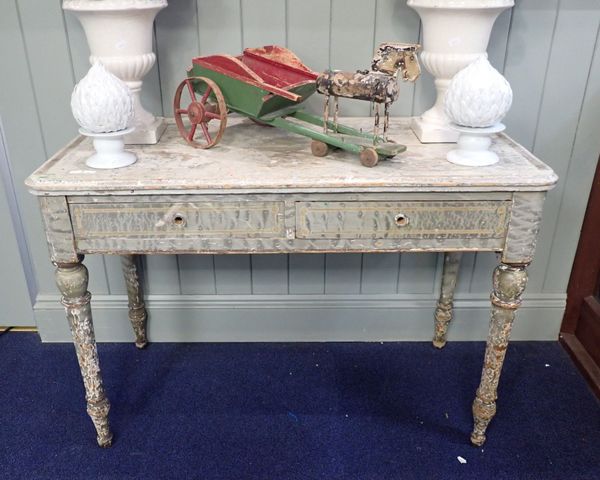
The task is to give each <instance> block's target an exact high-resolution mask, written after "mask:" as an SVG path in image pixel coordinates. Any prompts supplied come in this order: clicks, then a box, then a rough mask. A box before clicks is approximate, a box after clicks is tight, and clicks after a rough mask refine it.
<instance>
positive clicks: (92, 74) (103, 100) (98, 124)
mask: <svg viewBox="0 0 600 480" xmlns="http://www.w3.org/2000/svg"><path fill="white" fill-rule="evenodd" d="M71 110H72V111H73V117H75V120H76V121H77V123H78V124H79V125H80V126H81V127H83V128H84V129H86V130H88V131H89V132H92V133H109V132H118V131H119V130H124V129H126V128H127V127H128V126H129V124H130V123H131V122H132V120H133V97H132V95H131V91H130V90H129V87H128V86H127V85H126V84H125V83H124V82H123V81H122V80H120V79H119V78H117V77H116V76H115V75H113V74H112V73H110V72H109V71H108V70H107V69H106V68H105V67H104V65H102V64H101V63H99V62H96V63H94V64H93V65H92V67H91V68H90V70H89V71H88V73H87V75H86V76H85V77H83V78H82V79H81V81H80V82H79V83H78V84H77V85H75V89H74V90H73V94H72V95H71Z"/></svg>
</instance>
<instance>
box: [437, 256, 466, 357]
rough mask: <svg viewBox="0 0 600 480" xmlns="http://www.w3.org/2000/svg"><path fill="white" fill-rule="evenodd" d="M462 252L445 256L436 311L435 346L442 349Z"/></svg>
mask: <svg viewBox="0 0 600 480" xmlns="http://www.w3.org/2000/svg"><path fill="white" fill-rule="evenodd" d="M461 258H462V253H461V252H446V253H445V254H444V269H443V271H442V289H441V292H440V298H439V300H438V303H437V308H436V309H435V333H434V337H433V345H434V346H435V347H437V348H442V347H443V346H444V345H446V334H447V333H448V325H449V324H450V321H451V320H452V307H453V302H454V289H455V287H456V279H457V278H458V269H459V268H460V260H461Z"/></svg>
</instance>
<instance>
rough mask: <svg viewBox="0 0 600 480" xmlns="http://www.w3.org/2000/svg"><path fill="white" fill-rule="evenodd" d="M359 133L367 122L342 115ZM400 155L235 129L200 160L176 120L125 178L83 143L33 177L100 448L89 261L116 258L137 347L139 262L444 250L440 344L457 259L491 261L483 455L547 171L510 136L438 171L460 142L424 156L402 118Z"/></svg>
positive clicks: (104, 436)
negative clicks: (370, 164) (372, 154)
mask: <svg viewBox="0 0 600 480" xmlns="http://www.w3.org/2000/svg"><path fill="white" fill-rule="evenodd" d="M345 122H346V123H349V124H355V125H358V126H360V125H364V126H365V127H368V125H369V124H370V123H371V122H370V121H369V120H368V119H353V120H350V119H346V120H345ZM390 132H391V137H392V138H393V139H395V140H396V141H397V142H400V143H404V144H406V145H407V146H408V150H407V152H405V153H403V154H401V155H399V156H398V157H397V158H394V159H392V160H388V161H384V162H382V163H380V164H379V165H378V166H377V167H376V168H372V169H369V168H365V167H363V166H361V165H360V162H359V161H358V158H357V157H356V156H355V155H351V154H348V153H345V152H342V151H338V152H334V153H333V154H331V155H329V156H328V157H326V158H317V157H314V156H312V155H311V153H310V146H309V142H308V141H307V140H306V139H305V138H303V137H299V136H294V135H291V134H289V133H286V132H285V131H282V130H279V129H273V128H265V127H261V126H258V125H255V124H253V123H251V122H249V121H248V120H241V119H232V120H231V121H230V123H229V126H228V127H227V130H226V132H225V136H224V138H223V141H222V142H221V143H220V144H219V145H218V146H217V147H216V148H214V149H211V150H207V151H202V150H194V149H192V148H190V147H189V146H187V145H186V144H185V142H183V141H182V140H181V139H180V138H179V136H178V133H177V131H176V128H175V127H174V125H173V124H170V125H169V127H168V128H167V131H166V133H165V134H164V135H163V138H162V139H161V141H160V143H158V144H157V145H147V146H139V147H132V148H131V150H133V151H135V153H136V154H137V156H138V162H137V163H136V164H134V165H132V166H130V167H127V168H124V169H120V170H94V169H91V168H88V167H86V165H85V159H86V158H87V157H88V156H90V155H91V153H92V146H91V143H90V141H89V140H88V139H84V138H82V137H80V138H76V139H75V140H74V141H73V142H71V143H70V144H69V145H67V146H66V147H65V148H64V149H63V150H61V151H60V152H58V153H57V154H56V155H55V156H54V157H52V158H51V159H50V160H48V161H47V162H46V163H45V164H44V165H42V166H41V167H40V168H39V169H38V170H37V171H36V172H35V173H33V174H32V175H31V176H30V177H29V178H28V180H27V181H26V184H27V186H28V187H29V189H30V190H31V191H32V192H33V193H34V194H35V195H38V196H39V202H40V207H41V210H42V214H43V219H44V225H45V231H46V235H47V240H48V245H49V249H50V256H51V259H52V262H53V263H54V264H55V265H56V281H57V284H58V288H59V290H60V291H61V293H62V303H63V305H64V306H65V309H66V312H67V319H68V321H69V324H70V327H71V332H72V334H73V342H74V344H75V349H76V352H77V357H78V360H79V365H80V368H81V374H82V377H83V382H84V385H85V390H86V400H87V411H88V413H89V415H90V417H91V418H92V421H93V422H94V425H95V427H96V431H97V440H98V444H99V445H100V446H103V447H106V446H109V445H110V444H111V441H112V433H111V431H110V428H109V423H108V410H109V401H108V399H107V397H106V394H105V391H104V387H103V384H102V377H101V373H100V367H99V363H98V354H97V349H96V342H95V337H94V327H93V322H92V312H91V308H90V300H91V294H90V292H89V291H88V290H87V285H88V272H87V269H86V268H85V266H84V265H83V264H82V260H83V255H84V254H94V253H100V254H114V255H122V258H123V271H124V275H125V279H126V283H127V290H128V295H129V317H130V320H131V324H132V326H133V330H134V332H135V335H136V345H137V346H138V347H140V348H141V347H143V346H145V345H146V343H147V340H146V310H145V307H144V300H143V295H142V291H141V287H140V284H141V282H140V279H139V277H138V269H137V257H136V255H138V254H177V253H198V254H220V253H227V254H235V253H244V254H247V253H273V254H281V253H316V252H319V253H322V252H444V253H445V259H444V269H443V275H442V287H441V295H440V299H439V301H438V306H437V309H436V312H435V332H434V345H435V346H436V347H442V346H443V345H444V344H445V342H446V331H447V329H448V325H449V323H450V320H451V318H452V302H453V293H454V287H455V284H456V276H457V271H458V267H459V262H460V257H461V254H462V252H466V251H494V252H498V253H499V254H500V263H499V265H498V267H497V268H496V269H495V270H494V272H493V275H492V293H491V321H490V327H489V336H488V340H487V346H486V350H485V359H484V364H483V372H482V376H481V383H480V385H479V388H478V389H477V393H476V396H475V401H474V403H473V416H474V428H473V432H472V434H471V441H472V442H473V443H474V444H475V445H482V444H483V443H484V441H485V431H486V429H487V427H488V424H489V423H490V421H491V419H492V417H493V416H494V414H495V412H496V398H497V394H496V391H497V386H498V381H499V378H500V371H501V368H502V364H503V361H504V356H505V353H506V348H507V346H508V341H509V336H510V331H511V327H512V324H513V320H514V317H515V312H516V310H517V309H518V307H519V305H520V303H521V295H522V294H523V291H524V289H525V284H526V281H527V273H526V267H527V265H528V264H529V263H530V262H531V260H532V257H533V253H534V249H535V243H536V237H537V234H538V230H539V227H540V221H541V216H542V207H543V203H544V198H545V194H546V191H547V190H549V189H551V188H552V187H553V185H554V184H555V183H556V180H557V177H556V175H555V174H554V172H553V171H552V170H551V169H550V168H549V167H547V166H546V165H544V164H543V163H542V162H540V161H539V160H538V159H536V158H535V157H534V156H532V155H531V154H530V153H529V152H527V151H526V150H525V149H524V148H522V147H521V146H519V145H518V144H516V143H514V142H513V141H512V140H510V139H509V138H508V137H506V136H504V135H500V136H498V137H497V138H496V139H495V141H494V146H493V149H494V150H495V151H496V152H497V153H498V154H499V156H500V158H501V161H500V163H498V164H496V165H493V166H489V167H483V168H469V167H461V166H458V165H452V164H450V163H448V162H447V161H446V160H445V156H446V153H447V152H448V150H449V149H450V148H452V146H451V145H443V144H439V145H436V144H429V145H422V144H420V143H419V142H418V140H417V139H416V137H415V136H414V135H413V134H412V132H411V131H410V130H409V129H408V120H395V121H392V124H391V129H390Z"/></svg>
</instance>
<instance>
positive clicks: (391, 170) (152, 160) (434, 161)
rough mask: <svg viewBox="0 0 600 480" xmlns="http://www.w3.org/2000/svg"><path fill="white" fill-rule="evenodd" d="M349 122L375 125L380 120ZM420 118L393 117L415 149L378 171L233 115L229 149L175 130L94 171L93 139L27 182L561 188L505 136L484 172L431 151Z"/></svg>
mask: <svg viewBox="0 0 600 480" xmlns="http://www.w3.org/2000/svg"><path fill="white" fill-rule="evenodd" d="M343 122H344V123H346V124H348V125H351V126H355V127H364V128H365V129H366V130H368V129H370V128H371V125H372V119H370V118H363V119H360V118H347V119H344V120H343ZM409 124H410V119H393V120H392V122H391V125H390V135H389V136H390V138H391V139H392V140H394V141H396V142H397V143H400V144H403V145H406V146H407V147H408V149H407V151H406V152H404V153H402V154H399V155H397V156H396V157H394V158H393V159H391V160H387V161H383V162H381V164H380V165H378V167H377V168H373V169H369V168H364V167H363V166H362V165H360V163H359V162H357V161H356V156H355V155H353V154H350V153H347V152H344V151H336V152H333V153H332V154H330V155H328V156H327V157H323V158H319V157H315V156H313V155H312V154H311V151H310V141H309V140H307V139H306V138H303V137H301V136H298V135H294V134H291V133H288V132H285V131H283V130H281V129H277V128H264V127H261V126H259V125H255V124H253V123H252V122H251V121H250V120H247V119H242V118H239V117H237V118H236V117H234V116H233V115H232V116H231V121H230V123H229V124H228V127H227V129H226V131H225V135H224V136H223V139H222V141H221V143H220V144H219V145H218V146H216V147H215V148H212V149H210V150H197V149H193V148H191V147H189V146H188V145H187V144H186V143H185V141H184V140H183V139H182V138H181V137H180V136H179V133H178V132H177V128H176V127H175V125H174V124H172V123H170V124H169V126H168V127H167V130H166V132H165V133H164V134H163V136H162V138H161V141H160V142H159V143H158V144H156V145H144V146H128V150H130V151H133V152H135V154H136V155H137V157H138V161H137V162H136V163H135V164H133V165H131V166H129V167H126V168H122V169H116V170H94V169H92V168H90V167H87V166H86V165H85V160H86V158H87V157H89V156H90V155H92V153H93V147H92V144H91V141H90V140H89V139H84V138H83V137H78V138H77V139H76V140H74V142H72V143H71V144H69V145H68V146H67V147H66V149H64V150H62V151H60V152H58V153H57V154H56V155H55V156H54V157H52V158H51V159H50V160H49V161H48V162H46V163H45V164H44V165H42V166H41V167H40V168H39V169H38V170H37V171H36V172H35V173H33V174H32V175H31V176H30V177H29V178H28V179H27V181H26V184H27V186H28V187H29V188H30V189H31V190H32V191H33V192H34V193H36V194H38V195H43V194H50V195H52V194H55V195H59V194H61V193H70V194H73V193H76V192H79V193H81V194H93V193H95V192H105V193H107V192H111V193H113V194H114V193H117V192H118V193H120V194H123V195H127V194H139V193H141V192H147V193H150V192H156V193H160V194H168V193H176V192H181V191H186V192H187V193H192V192H202V193H225V192H226V191H232V192H233V191H242V192H255V193H260V192H264V191H279V192H281V191H287V192H289V191H304V192H314V191H321V192H327V191H329V192H336V191H337V192H339V191H346V192H361V191H363V192H365V191H368V192H375V191H391V192H394V191H396V192H398V191H413V192H414V191H428V192H431V191H515V190H549V189H551V188H552V187H553V185H554V184H555V183H556V181H557V177H556V175H555V174H554V172H553V171H552V169H551V168H549V167H548V166H546V165H544V164H543V163H542V162H540V161H539V160H538V159H536V158H535V157H534V156H533V155H532V154H530V153H529V152H527V151H526V150H525V149H524V148H523V147H521V146H520V145H518V144H516V143H515V142H513V141H512V140H510V139H509V138H508V137H507V136H505V135H499V136H497V137H495V138H494V144H493V146H492V150H493V151H495V152H496V153H497V154H498V155H499V156H500V158H501V160H500V162H499V163H497V164H495V165H492V166H489V167H484V168H470V167H463V166H459V165H453V164H451V163H448V162H447V161H446V154H447V153H448V152H449V151H450V150H451V149H452V148H454V145H453V144H421V143H420V142H419V141H418V139H417V138H416V136H415V135H414V134H413V133H412V131H411V130H410V129H409Z"/></svg>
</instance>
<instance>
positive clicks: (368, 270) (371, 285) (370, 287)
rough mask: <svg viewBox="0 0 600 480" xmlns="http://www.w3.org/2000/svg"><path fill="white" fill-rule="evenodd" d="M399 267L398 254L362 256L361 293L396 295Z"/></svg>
mask: <svg viewBox="0 0 600 480" xmlns="http://www.w3.org/2000/svg"><path fill="white" fill-rule="evenodd" d="M399 267H400V254H399V253H373V254H369V255H363V263H362V278H361V286H360V291H361V293H396V292H397V291H398V268H399Z"/></svg>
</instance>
